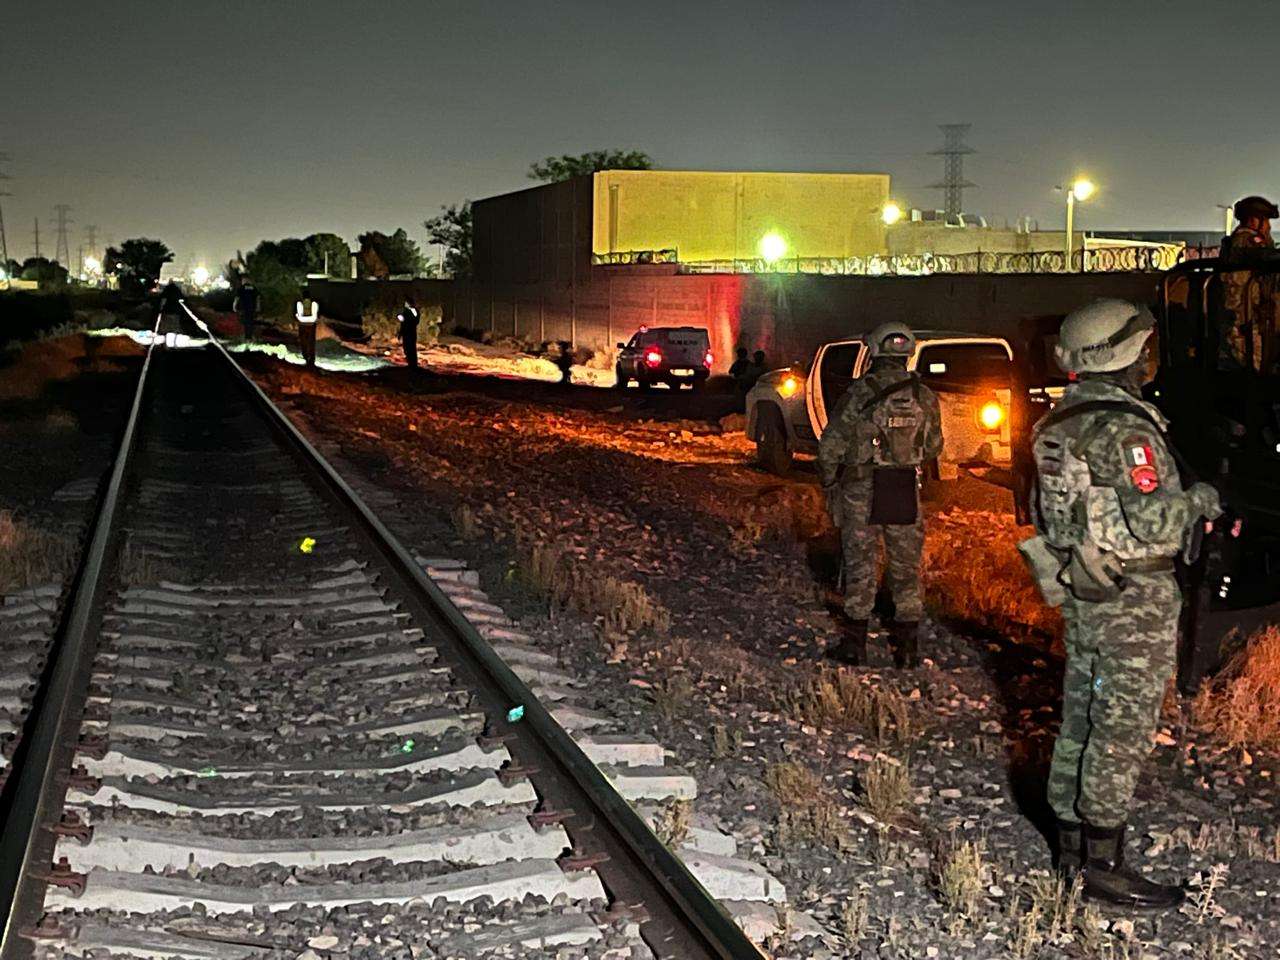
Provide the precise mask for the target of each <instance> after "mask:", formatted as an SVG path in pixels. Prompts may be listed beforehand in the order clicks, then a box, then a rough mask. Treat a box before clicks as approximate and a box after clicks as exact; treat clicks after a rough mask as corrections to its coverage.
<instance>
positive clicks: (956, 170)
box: [929, 123, 977, 223]
mask: <svg viewBox="0 0 1280 960" xmlns="http://www.w3.org/2000/svg"><path fill="white" fill-rule="evenodd" d="M971 126H972V124H968V123H944V124H940V125H939V126H938V129H939V130H941V131H942V137H943V143H942V147H941V148H940V149H938V150H930V151H929V155H930V156H935V157H942V179H941V180H940V181H939V182H937V183H931V184H929V186H930V187H931V188H932V189H935V190H941V191H942V206H943V210H944V211H945V212H946V216H947V222H948V223H959V222H960V214H962V213H963V212H964V189H965V187H976V186H977V184H976V183H970V182H969V181H968V180H966V179H965V178H964V157H965V154H968V153H976V152H977V151H975V150H974V149H973V148H972V147H970V146H968V145H967V144H966V143H965V142H964V135H965V134H966V133H968V132H969V128H970V127H971Z"/></svg>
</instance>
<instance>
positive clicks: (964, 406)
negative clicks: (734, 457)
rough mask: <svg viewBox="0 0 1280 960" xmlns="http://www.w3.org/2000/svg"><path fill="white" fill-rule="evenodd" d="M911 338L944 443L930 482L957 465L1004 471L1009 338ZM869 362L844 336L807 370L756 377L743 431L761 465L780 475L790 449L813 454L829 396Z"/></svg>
mask: <svg viewBox="0 0 1280 960" xmlns="http://www.w3.org/2000/svg"><path fill="white" fill-rule="evenodd" d="M916 339H917V344H916V350H915V353H914V354H912V356H911V357H910V359H909V360H908V361H907V363H908V367H909V368H910V369H911V370H914V371H915V372H916V373H918V374H919V375H920V379H921V381H922V382H923V383H925V384H927V385H928V386H929V387H930V388H931V389H932V390H933V391H934V392H935V393H936V394H937V395H938V400H939V402H940V405H941V407H942V436H943V441H944V446H943V451H942V456H941V457H939V458H938V463H937V474H936V479H942V480H954V479H955V478H956V477H957V476H958V475H959V473H960V470H961V469H962V468H963V469H967V470H970V471H972V472H974V473H978V474H981V473H983V472H985V471H986V470H989V469H990V468H992V467H998V468H1005V469H1008V468H1009V466H1010V463H1011V460H1012V447H1011V445H1010V424H1009V419H1010V401H1011V398H1012V396H1013V379H1014V364H1013V351H1012V350H1011V349H1010V346H1009V342H1008V341H1007V340H1004V339H1002V338H1000V337H991V336H984V335H979V334H969V333H957V332H955V331H937V330H917V331H916ZM870 365H871V358H870V357H869V356H868V351H867V345H866V342H865V341H864V340H863V339H862V338H861V337H850V338H849V339H848V340H837V341H834V342H832V343H827V344H823V345H822V346H821V347H819V348H818V352H817V354H816V355H815V356H814V358H813V362H812V363H811V364H810V365H809V371H808V373H807V374H806V373H804V372H802V371H800V370H798V369H796V368H788V369H784V370H774V371H773V372H771V373H766V374H765V375H764V376H762V377H761V378H760V379H759V380H757V381H756V384H755V386H753V387H752V388H751V390H750V391H749V392H748V393H747V436H748V437H749V438H750V439H752V440H754V441H755V444H756V459H757V461H758V462H759V463H760V465H761V466H762V467H764V468H765V469H766V470H768V471H770V472H771V473H777V474H783V473H786V472H787V471H788V470H789V469H790V468H791V463H792V459H793V457H794V456H795V455H796V454H797V453H804V454H816V453H817V452H818V438H819V437H821V436H822V431H823V430H824V429H825V428H826V426H827V418H828V416H829V414H830V411H831V410H832V409H833V408H834V407H835V404H836V401H837V400H839V399H840V397H841V396H843V395H844V392H845V391H846V390H847V389H848V388H849V385H850V384H851V383H852V382H853V381H854V380H856V379H857V378H858V377H861V376H862V375H863V374H864V373H866V371H867V368H868V367H869V366H870Z"/></svg>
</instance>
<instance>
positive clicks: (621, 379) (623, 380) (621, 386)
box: [614, 367, 631, 390]
mask: <svg viewBox="0 0 1280 960" xmlns="http://www.w3.org/2000/svg"><path fill="white" fill-rule="evenodd" d="M614 373H615V374H617V377H618V381H617V383H615V384H614V387H615V388H616V389H618V390H625V389H627V381H628V380H630V379H631V378H630V377H628V376H627V375H626V374H625V373H623V372H622V368H621V367H616V368H615V369H614Z"/></svg>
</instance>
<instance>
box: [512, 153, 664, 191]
mask: <svg viewBox="0 0 1280 960" xmlns="http://www.w3.org/2000/svg"><path fill="white" fill-rule="evenodd" d="M652 167H653V161H652V160H651V159H649V155H648V154H647V153H645V152H644V151H643V150H588V151H587V152H586V153H583V154H580V155H579V156H576V157H571V156H569V155H568V154H565V155H563V156H559V157H547V158H546V159H545V160H539V161H538V162H536V163H531V164H529V179H530V180H541V181H542V182H543V183H559V182H560V181H561V180H569V179H571V178H572V177H580V176H583V175H584V174H588V173H599V172H600V171H601V170H649V169H651V168H652Z"/></svg>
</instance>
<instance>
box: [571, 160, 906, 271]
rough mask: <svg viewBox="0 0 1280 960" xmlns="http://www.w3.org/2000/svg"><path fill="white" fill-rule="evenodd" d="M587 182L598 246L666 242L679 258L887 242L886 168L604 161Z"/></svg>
mask: <svg viewBox="0 0 1280 960" xmlns="http://www.w3.org/2000/svg"><path fill="white" fill-rule="evenodd" d="M592 190H593V194H594V196H593V203H592V215H593V230H592V252H593V253H595V254H597V255H605V254H610V253H625V252H628V251H637V250H669V249H674V250H675V251H676V252H677V255H678V257H679V259H680V261H681V262H686V263H687V262H693V261H705V260H747V259H753V258H756V257H760V256H761V255H762V254H763V253H765V252H766V251H767V252H768V254H769V259H774V258H775V255H776V256H780V257H783V258H790V257H858V256H864V257H865V256H873V255H876V254H881V253H884V252H885V225H884V223H883V221H882V219H881V211H882V210H883V208H884V205H885V203H886V201H887V200H888V199H889V176H888V174H880V173H734V172H713V171H689V170H608V171H604V172H602V173H597V174H595V175H594V177H593V182H592ZM766 237H768V238H769V239H768V240H765V238H766ZM762 241H763V249H762Z"/></svg>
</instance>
